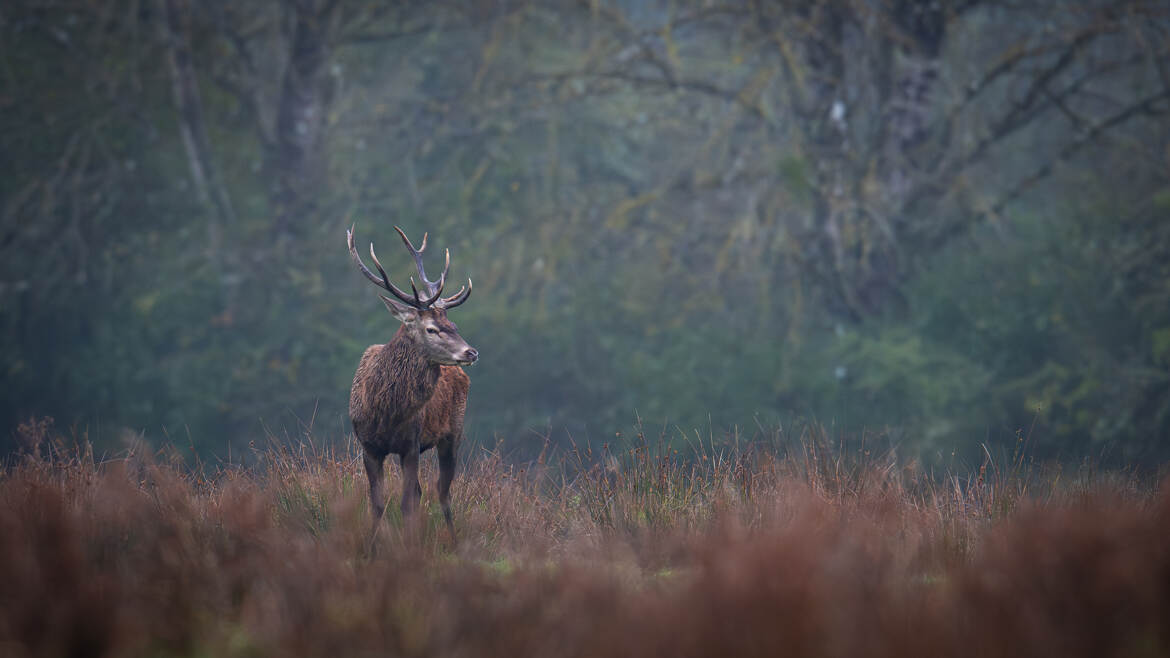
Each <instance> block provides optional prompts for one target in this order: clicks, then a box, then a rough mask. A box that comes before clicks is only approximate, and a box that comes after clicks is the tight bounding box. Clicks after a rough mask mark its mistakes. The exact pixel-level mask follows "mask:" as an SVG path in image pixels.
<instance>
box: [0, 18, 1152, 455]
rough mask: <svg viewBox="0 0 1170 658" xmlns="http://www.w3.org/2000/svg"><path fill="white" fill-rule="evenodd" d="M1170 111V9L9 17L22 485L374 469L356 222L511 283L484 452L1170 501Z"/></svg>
mask: <svg viewBox="0 0 1170 658" xmlns="http://www.w3.org/2000/svg"><path fill="white" fill-rule="evenodd" d="M1168 112H1170V10H1168V9H1167V6H1166V4H1165V3H1164V2H1158V1H1152V0H1151V1H1142V0H1116V1H1104V0H1081V1H1077V2H1048V3H1045V2H1015V1H1010V0H949V1H947V0H940V1H937V2H912V1H907V0H838V1H815V0H793V1H791V2H754V3H753V2H726V3H724V2H717V1H704V2H686V1H684V0H678V1H674V2H667V1H647V2H635V1H622V2H601V1H593V2H584V1H583V2H524V1H520V0H515V1H507V0H502V1H486V0H483V1H469V2H464V1H458V2H442V1H439V2H407V3H378V2H357V1H354V0H284V1H278V0H271V1H267V2H245V3H237V2H226V1H221V0H206V1H185V0H10V1H8V2H5V3H4V5H3V7H2V8H0V213H2V218H0V378H2V390H3V392H4V393H3V396H2V399H0V437H2V440H3V442H4V443H3V446H4V448H5V449H4V452H7V451H9V450H12V449H14V448H15V447H16V445H17V442H18V437H19V434H20V432H19V431H18V430H17V426H18V424H20V423H22V422H26V421H28V420H29V419H30V418H43V417H46V416H49V417H52V418H54V419H55V422H56V424H57V427H58V428H64V429H66V430H67V431H69V432H73V433H74V434H77V435H82V434H85V435H88V437H89V438H90V439H91V440H93V441H94V442H95V443H96V444H97V445H98V446H101V447H102V449H106V450H117V449H118V446H120V445H121V444H122V442H124V441H125V440H126V439H127V438H128V437H134V436H141V435H145V437H146V438H147V439H148V440H150V441H153V442H155V443H156V444H160V443H162V442H163V441H171V442H177V443H180V444H183V445H190V446H191V447H193V448H195V449H196V450H198V451H200V452H202V453H204V454H215V455H225V454H227V453H228V451H229V447H231V448H230V449H231V450H235V451H240V450H243V449H244V448H246V446H248V445H249V443H251V442H254V441H258V440H263V439H264V437H265V436H267V435H275V436H278V437H284V436H290V437H296V436H299V435H300V434H301V433H302V432H304V431H305V430H306V429H308V428H309V427H310V426H311V427H312V428H313V433H314V435H316V436H318V437H325V438H326V439H327V440H339V439H340V437H342V436H343V435H344V434H345V433H346V432H349V431H350V427H349V424H348V419H347V413H346V405H347V402H348V391H349V384H350V381H351V378H352V375H353V370H354V368H355V366H356V364H357V360H358V358H359V356H360V354H361V352H362V350H363V349H364V348H365V347H366V346H367V345H369V344H371V343H375V342H384V341H385V340H387V339H388V338H389V336H390V335H391V334H392V332H393V331H394V330H395V329H396V324H395V321H394V320H393V318H392V317H390V315H389V314H388V313H386V311H385V310H384V309H383V307H382V305H381V303H380V302H379V301H378V299H377V296H376V290H375V289H374V288H373V287H372V286H370V285H369V284H368V283H367V282H366V281H365V280H364V279H363V277H361V276H360V274H359V273H358V272H357V270H356V269H355V268H354V266H353V264H352V263H351V262H350V260H349V255H348V253H347V252H346V248H345V229H346V228H348V227H349V226H350V225H351V224H354V223H356V233H357V239H358V243H359V246H360V247H361V248H362V249H363V250H364V248H365V245H366V244H367V243H368V242H374V243H375V244H376V245H378V247H379V255H380V258H381V260H382V261H383V263H385V264H387V265H388V266H389V267H390V274H391V276H392V277H393V278H394V279H395V280H396V281H399V282H405V281H406V276H407V275H408V274H409V273H411V271H412V269H411V268H412V263H411V261H410V259H409V258H408V257H406V256H407V255H406V253H405V251H404V250H402V248H401V246H400V244H399V242H398V239H397V236H396V235H395V233H394V232H393V228H392V227H393V226H394V225H399V226H402V227H403V229H404V230H406V232H407V234H408V235H410V236H411V237H412V238H413V239H415V240H417V239H418V238H419V237H421V235H422V234H423V232H424V231H426V232H429V234H430V244H431V245H433V246H432V247H431V248H430V249H429V250H428V255H429V256H430V259H431V260H430V262H432V263H435V265H433V266H432V267H437V266H438V260H439V259H441V253H442V252H441V250H442V249H443V248H444V247H449V248H450V250H451V257H452V268H451V276H452V278H453V279H454V280H457V281H458V280H462V279H465V278H467V277H468V276H470V277H471V278H472V279H473V280H474V282H475V293H474V294H473V295H472V297H471V300H470V301H469V302H468V303H467V304H465V305H464V306H462V307H460V308H459V309H458V310H457V311H454V312H453V313H452V319H453V320H455V321H456V322H457V323H458V324H459V326H460V330H461V333H462V334H463V336H464V337H465V338H467V339H468V341H469V342H470V343H471V344H472V345H474V346H475V347H476V348H478V349H479V350H480V352H481V354H482V358H481V361H480V364H479V365H476V366H475V367H474V368H473V369H472V370H471V371H470V374H471V376H472V380H473V383H472V394H471V401H470V407H469V410H468V433H469V435H470V436H471V437H472V438H473V439H474V440H478V441H482V442H487V443H490V442H493V441H495V440H497V439H498V438H502V439H503V440H504V441H505V442H506V443H507V444H509V445H511V446H512V447H514V448H516V449H518V450H530V449H535V450H539V448H540V446H541V445H543V441H544V439H543V437H546V436H548V437H551V439H552V440H553V441H565V440H567V438H568V437H570V436H572V437H573V438H574V439H575V440H578V441H580V440H593V441H604V440H608V439H609V438H611V437H613V436H614V433H615V432H625V431H627V429H628V428H629V427H630V426H631V425H632V424H633V423H634V422H635V420H636V419H637V418H641V419H643V421H644V422H645V424H646V426H648V427H654V428H658V427H664V428H666V430H667V433H668V435H669V436H670V437H671V438H672V440H683V437H684V436H685V437H690V438H691V439H692V440H693V439H694V438H695V436H696V433H697V435H698V436H701V437H708V436H712V435H713V436H716V437H719V436H723V435H725V433H727V432H734V431H738V432H739V433H740V434H741V435H749V436H750V435H752V434H758V433H763V434H770V433H773V432H775V431H776V428H777V427H783V426H785V424H789V423H793V422H796V423H800V422H806V421H808V422H820V423H824V424H825V425H829V426H832V427H833V428H836V429H835V431H837V432H839V433H840V434H841V435H843V436H844V435H850V434H860V433H863V432H865V433H870V434H875V435H879V436H880V437H882V440H885V441H888V442H890V443H891V444H893V445H896V446H898V449H899V450H900V451H902V452H904V453H907V454H912V455H922V456H925V457H927V458H940V457H941V458H943V459H947V458H949V456H950V455H951V454H953V453H958V454H960V455H965V456H973V455H978V454H979V453H980V451H981V450H982V448H981V444H987V445H988V446H989V447H990V448H991V449H992V450H994V449H996V447H997V446H1000V447H1006V449H1009V450H1010V449H1012V446H1015V445H1016V444H1017V443H1018V442H1019V441H1021V440H1022V439H1024V438H1026V440H1027V441H1028V444H1029V450H1032V451H1034V454H1037V455H1039V456H1041V457H1045V458H1063V459H1070V460H1079V459H1082V458H1086V457H1087V458H1092V459H1117V460H1122V461H1124V462H1127V463H1134V462H1137V461H1139V460H1147V461H1149V462H1150V463H1152V462H1153V461H1155V460H1157V461H1160V460H1164V459H1166V458H1170V221H1168V220H1170V121H1167V114H1168ZM534 446H535V448H533V447H534Z"/></svg>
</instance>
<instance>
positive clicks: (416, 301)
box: [345, 224, 471, 310]
mask: <svg viewBox="0 0 1170 658" xmlns="http://www.w3.org/2000/svg"><path fill="white" fill-rule="evenodd" d="M356 226H357V225H356V224H355V225H353V226H350V227H349V230H347V231H346V232H345V240H346V243H347V244H348V245H349V255H350V256H351V257H353V262H354V263H356V264H357V266H358V269H359V270H361V272H362V274H364V275H365V276H366V278H367V279H369V280H370V281H371V282H373V283H374V284H375V285H377V286H380V287H382V288H385V289H386V290H387V291H389V292H390V294H392V295H394V296H395V297H397V298H398V299H399V301H401V302H403V303H405V304H408V305H410V306H413V307H415V308H417V309H419V310H426V309H428V308H430V307H431V306H435V307H436V308H443V309H448V308H455V307H456V306H458V305H460V304H462V303H463V302H465V301H467V298H468V297H470V296H471V279H468V280H467V286H466V287H465V288H460V289H459V292H457V293H455V294H454V295H452V296H450V297H446V298H444V297H442V294H443V287H444V286H445V285H446V284H447V270H449V269H450V268H451V250H449V249H448V250H446V262H445V263H444V264H443V273H442V274H440V275H439V280H438V281H431V280H430V279H428V278H427V274H426V270H424V269H423V259H422V252H423V250H424V249H426V248H427V234H426V233H424V234H423V239H422V244H420V245H419V248H418V249H415V248H414V245H413V244H411V242H410V238H407V237H406V233H403V232H402V229H400V228H398V227H397V226H395V227H394V230H395V231H398V235H399V236H400V237H401V238H402V242H403V244H405V245H406V248H407V249H409V250H410V255H411V256H412V257H413V258H414V264H415V268H416V269H417V270H418V276H419V279H420V280H421V281H422V284H423V287H424V288H425V292H424V295H425V296H420V295H419V292H418V287H416V286H415V283H414V277H410V291H411V292H412V293H413V296H411V295H407V294H406V293H405V292H403V291H401V290H399V289H398V288H397V286H395V285H394V284H393V283H390V277H388V276H386V270H385V269H384V268H383V267H382V263H381V262H379V261H378V255H377V254H375V253H374V243H372V242H371V243H370V258H372V259H373V260H374V266H375V267H377V268H378V274H380V275H382V278H381V279H379V278H378V277H376V276H374V273H373V272H371V271H370V270H369V268H367V267H366V264H365V263H363V262H362V259H361V256H359V255H358V252H357V248H356V247H355V246H354V243H353V231H354V228H355V227H356Z"/></svg>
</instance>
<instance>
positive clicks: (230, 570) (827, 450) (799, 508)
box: [0, 425, 1170, 657]
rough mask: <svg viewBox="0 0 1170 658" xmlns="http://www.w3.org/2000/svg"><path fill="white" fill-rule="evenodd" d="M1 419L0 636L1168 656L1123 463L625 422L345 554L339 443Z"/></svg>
mask: <svg viewBox="0 0 1170 658" xmlns="http://www.w3.org/2000/svg"><path fill="white" fill-rule="evenodd" d="M23 431H24V432H25V433H26V434H27V435H28V436H26V437H25V439H26V440H25V443H26V445H27V446H29V448H28V449H27V450H26V453H25V454H24V455H23V456H20V457H18V458H14V459H12V460H10V463H9V464H8V465H7V466H6V467H5V469H4V471H3V474H2V476H0V655H4V656H14V657H16V656H61V655H119V656H120V655H128V656H195V655H198V656H237V655H246V656H318V655H329V656H343V655H344V656H362V655H407V656H414V655H417V656H423V655H466V656H525V655H532V656H578V655H579V656H606V655H671V656H691V655H693V656H702V655H761V656H765V655H767V656H775V655H792V656H919V655H921V656H939V655H959V656H963V655H970V656H997V655H1002V656H1027V655H1042V656H1053V655H1059V656H1162V655H1170V497H1168V496H1167V494H1166V493H1165V491H1164V488H1159V487H1157V486H1153V485H1143V484H1141V483H1139V482H1137V481H1136V480H1135V479H1134V478H1130V477H1120V476H1117V475H1108V474H1092V475H1086V474H1085V473H1076V474H1072V475H1068V474H1062V473H1061V472H1059V471H1050V472H1046V471H1043V470H1041V469H1038V468H1035V467H1032V466H1028V465H1026V464H1025V463H1024V461H1023V460H1019V461H1018V462H1017V461H1015V458H1014V457H1012V458H1011V459H1009V460H1008V461H1007V462H1005V463H1003V464H999V463H997V462H994V461H989V462H988V463H987V464H985V466H984V468H982V469H979V470H977V471H975V472H973V473H971V474H970V475H969V476H962V477H956V476H955V475H951V476H947V477H931V476H928V475H925V474H923V473H921V472H920V471H919V470H918V469H916V468H914V467H913V466H912V465H911V466H908V467H906V466H901V465H899V464H898V463H897V462H896V461H895V460H893V459H892V457H890V456H889V455H880V456H877V455H870V454H868V453H866V452H865V450H863V449H858V450H853V451H852V452H850V451H846V450H843V449H842V448H841V447H840V446H839V445H836V446H835V445H832V444H831V443H830V442H829V441H828V440H827V437H825V436H824V435H823V433H820V432H819V431H817V430H809V431H808V432H806V433H805V434H804V435H803V436H802V437H800V440H799V441H796V442H793V443H792V444H791V445H792V446H795V447H794V448H793V449H792V450H790V451H788V452H785V451H784V450H783V449H782V448H781V447H778V446H775V445H771V444H763V445H761V444H751V445H745V446H741V447H740V448H739V449H735V448H733V447H729V448H727V449H718V448H715V447H713V446H711V445H707V447H705V448H703V447H697V448H696V450H695V452H696V454H695V455H689V456H687V458H686V459H683V458H681V456H680V455H678V454H676V453H675V452H674V450H673V449H671V448H670V447H669V446H668V445H667V444H666V443H664V442H658V443H648V442H647V441H646V439H645V437H644V436H642V435H641V433H640V432H639V433H638V436H637V437H636V438H634V439H632V440H631V441H630V442H629V443H625V444H622V447H621V448H620V449H619V448H611V447H605V448H604V449H602V450H590V449H588V448H581V449H576V450H570V451H569V452H568V453H565V454H557V455H550V454H548V453H546V454H543V455H542V456H541V458H539V459H537V460H534V461H532V462H528V463H526V464H523V465H520V464H514V463H510V462H509V461H508V460H506V459H504V458H502V457H501V456H500V455H499V454H498V452H496V453H492V452H482V451H481V453H480V454H475V455H470V456H469V457H468V458H467V463H466V464H465V465H464V467H463V470H462V472H461V473H460V475H459V478H458V479H457V481H456V489H455V498H454V503H455V509H456V510H457V526H458V528H459V532H460V542H459V544H458V545H457V546H451V545H450V543H449V541H448V540H447V538H446V535H445V532H444V531H443V523H442V516H441V512H439V510H438V508H437V505H434V504H433V498H434V496H433V495H429V496H427V495H425V496H424V506H423V513H422V514H421V515H420V517H419V526H420V527H419V528H418V529H417V530H416V531H415V532H413V533H404V532H403V531H402V523H403V522H402V519H401V518H399V517H396V516H394V514H393V513H392V510H394V509H395V507H394V502H395V501H391V505H390V507H389V508H388V515H387V516H388V517H389V518H388V519H387V520H386V525H385V526H384V528H383V530H382V532H381V534H380V539H379V542H378V544H377V546H376V551H375V552H374V553H373V554H371V553H370V551H369V547H368V546H367V545H366V542H365V540H366V537H367V531H368V529H369V523H370V519H369V511H368V506H367V503H366V499H365V497H366V483H365V476H364V474H363V473H362V472H361V466H360V459H359V458H358V456H357V452H356V450H354V449H353V447H352V446H349V447H345V448H338V449H321V448H312V447H310V446H307V445H306V446H303V447H298V448H295V449H293V448H282V447H279V446H275V445H274V446H272V447H270V448H267V449H264V450H262V451H257V452H256V453H255V454H254V455H253V460H254V462H255V463H254V464H252V465H251V466H249V467H247V468H245V467H239V466H232V465H219V466H217V467H214V468H212V467H207V466H198V465H197V466H195V467H192V466H191V465H189V464H186V463H184V462H183V461H182V460H179V459H177V458H174V457H172V456H169V455H168V454H165V453H164V454H160V455H150V456H148V457H144V456H143V455H142V454H141V452H142V451H141V450H130V451H128V453H127V454H126V455H125V456H124V457H121V458H119V459H113V460H105V461H101V462H99V461H98V460H95V459H94V458H93V456H92V455H91V454H90V453H88V452H87V451H86V450H85V449H84V448H82V449H66V448H64V447H63V446H62V445H61V444H60V443H59V442H57V441H55V440H54V438H53V437H52V436H49V435H48V433H49V430H48V429H47V427H46V426H35V425H30V426H27V427H26V428H24V430H23ZM426 462H427V466H428V467H430V466H431V464H430V460H429V459H428V460H426ZM391 470H392V471H393V470H394V469H391ZM391 477H396V474H394V475H392V476H391ZM427 478H428V481H431V482H433V479H434V472H433V470H432V471H431V472H429V473H427ZM394 489H395V488H394V486H391V490H392V491H393V490H394ZM428 498H429V502H430V503H432V504H427V503H428ZM406 537H409V538H406Z"/></svg>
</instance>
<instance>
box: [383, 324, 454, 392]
mask: <svg viewBox="0 0 1170 658" xmlns="http://www.w3.org/2000/svg"><path fill="white" fill-rule="evenodd" d="M384 355H385V357H386V358H387V360H388V362H389V365H390V369H391V370H392V371H394V373H395V375H396V376H395V377H394V381H397V382H402V383H404V384H406V386H407V388H408V390H407V391H405V392H406V393H408V394H409V395H410V397H411V398H412V399H413V400H414V401H415V402H416V403H417V404H419V405H421V404H424V403H426V401H427V400H429V399H430V397H431V394H432V393H434V390H435V384H436V383H437V382H438V380H439V373H440V366H439V364H437V363H435V362H433V361H431V360H430V359H428V358H427V357H426V354H425V353H424V352H423V348H422V345H419V344H418V342H416V341H415V340H414V339H413V338H411V337H410V335H408V334H407V333H406V331H405V329H404V328H399V330H398V333H396V334H394V338H393V339H392V340H391V341H390V342H389V343H388V344H387V345H386V349H385V351H384Z"/></svg>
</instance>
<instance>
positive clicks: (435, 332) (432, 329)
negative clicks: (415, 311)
mask: <svg viewBox="0 0 1170 658" xmlns="http://www.w3.org/2000/svg"><path fill="white" fill-rule="evenodd" d="M427 333H428V334H437V333H439V330H438V329H435V328H434V327H427Z"/></svg>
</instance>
